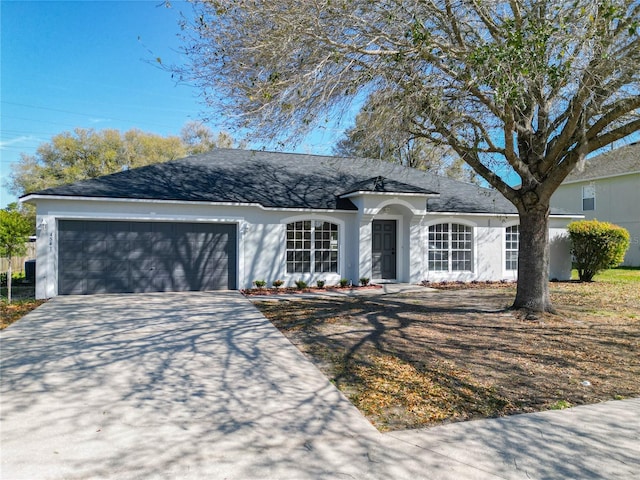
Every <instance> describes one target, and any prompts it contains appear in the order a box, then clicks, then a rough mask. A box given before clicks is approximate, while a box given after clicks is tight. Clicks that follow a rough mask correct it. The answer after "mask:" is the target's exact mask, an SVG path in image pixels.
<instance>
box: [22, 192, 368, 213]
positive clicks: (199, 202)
mask: <svg viewBox="0 0 640 480" xmlns="http://www.w3.org/2000/svg"><path fill="white" fill-rule="evenodd" d="M43 199H46V200H73V201H77V200H82V201H89V202H119V203H150V204H156V205H157V204H170V205H176V204H181V205H213V206H218V207H254V208H260V209H261V210H268V211H282V212H319V213H357V211H358V210H357V209H354V210H351V209H341V208H313V207H268V206H264V205H262V204H261V203H250V202H212V201H204V200H162V199H152V198H125V197H89V196H76V195H41V194H35V193H32V194H28V195H25V196H24V197H20V199H19V201H20V202H25V203H26V202H32V201H34V200H43Z"/></svg>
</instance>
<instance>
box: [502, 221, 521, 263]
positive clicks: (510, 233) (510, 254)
mask: <svg viewBox="0 0 640 480" xmlns="http://www.w3.org/2000/svg"><path fill="white" fill-rule="evenodd" d="M519 246H520V229H519V227H518V225H512V226H511V227H507V228H506V229H505V235H504V252H505V255H504V258H505V265H504V268H505V270H518V248H519Z"/></svg>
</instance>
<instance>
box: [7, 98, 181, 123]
mask: <svg viewBox="0 0 640 480" xmlns="http://www.w3.org/2000/svg"><path fill="white" fill-rule="evenodd" d="M0 103H4V104H6V105H13V106H16V107H26V108H34V109H37V110H47V111H51V112H60V113H68V114H71V115H81V116H84V117H95V116H96V114H95V113H81V112H74V111H71V110H64V109H60V108H51V107H43V106H39V105H29V104H27V103H18V102H7V101H5V100H1V101H0ZM13 118H17V117H13ZM22 120H27V119H22ZM108 120H115V121H118V122H131V119H126V120H125V119H123V118H115V117H110V118H109V119H108ZM134 123H135V122H134ZM142 123H144V124H146V125H154V126H156V127H162V128H174V126H173V125H166V124H161V123H153V122H142Z"/></svg>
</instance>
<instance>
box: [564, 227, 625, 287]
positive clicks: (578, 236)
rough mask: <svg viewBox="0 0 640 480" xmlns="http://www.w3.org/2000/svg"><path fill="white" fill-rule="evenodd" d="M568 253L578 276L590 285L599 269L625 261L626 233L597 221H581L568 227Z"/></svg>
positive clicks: (620, 228) (611, 266) (621, 229)
mask: <svg viewBox="0 0 640 480" xmlns="http://www.w3.org/2000/svg"><path fill="white" fill-rule="evenodd" d="M567 229H568V230H569V237H570V238H571V253H572V255H573V261H574V266H575V268H576V269H577V270H578V277H579V278H580V280H581V281H583V282H590V281H592V280H593V277H594V276H595V275H596V274H597V273H598V272H600V271H602V270H607V269H608V268H613V267H616V266H618V265H620V263H622V260H624V254H625V253H626V251H627V249H628V248H629V244H630V237H629V232H628V231H627V230H625V229H624V228H622V227H619V226H618V225H613V224H611V223H607V222H599V221H598V220H580V221H578V222H572V223H570V224H569V225H568V227H567Z"/></svg>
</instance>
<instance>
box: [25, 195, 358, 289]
mask: <svg viewBox="0 0 640 480" xmlns="http://www.w3.org/2000/svg"><path fill="white" fill-rule="evenodd" d="M355 217H356V215H355V214H353V213H342V212H337V213H324V212H320V213H316V212H303V211H294V210H288V211H269V210H265V209H262V208H260V207H257V206H256V207H253V206H231V205H211V204H184V203H178V202H175V203H167V202H144V201H138V202H120V201H102V200H99V201H95V200H87V201H74V200H57V199H56V200H39V201H38V208H37V225H43V221H44V225H46V227H45V229H42V228H40V229H39V230H38V232H37V240H36V249H37V259H38V261H37V263H36V277H37V283H36V296H37V297H38V298H49V297H53V296H55V295H57V293H58V288H57V271H58V265H57V258H58V252H57V248H58V239H57V221H58V220H59V219H65V220H73V219H77V220H114V221H115V220H121V221H145V222H149V221H159V222H219V223H230V224H236V225H237V228H238V230H237V232H238V245H237V254H238V255H237V262H238V264H237V276H238V278H237V281H238V285H237V286H238V288H250V287H251V286H252V283H253V282H254V281H255V280H266V281H267V282H268V284H269V285H271V283H272V282H273V281H274V280H276V279H281V280H283V281H284V282H285V285H287V286H291V285H294V283H295V281H296V280H298V279H301V280H304V281H306V282H307V283H309V284H315V282H316V281H317V280H320V279H322V280H325V281H326V282H327V284H334V283H338V281H339V280H340V278H342V277H345V278H352V277H354V273H356V274H357V268H356V266H355V265H354V261H353V255H352V253H351V252H354V251H357V245H358V244H357V240H356V241H354V240H351V241H349V239H350V238H351V239H352V238H353V236H354V224H355ZM305 219H306V220H327V221H332V222H333V223H336V224H338V226H339V231H338V238H339V268H338V272H337V273H322V274H303V275H302V274H287V273H286V243H285V238H286V224H287V223H288V222H289V221H295V220H305ZM355 281H357V278H355Z"/></svg>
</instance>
